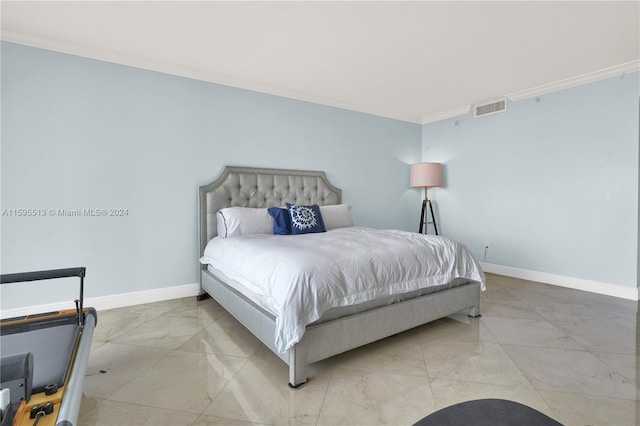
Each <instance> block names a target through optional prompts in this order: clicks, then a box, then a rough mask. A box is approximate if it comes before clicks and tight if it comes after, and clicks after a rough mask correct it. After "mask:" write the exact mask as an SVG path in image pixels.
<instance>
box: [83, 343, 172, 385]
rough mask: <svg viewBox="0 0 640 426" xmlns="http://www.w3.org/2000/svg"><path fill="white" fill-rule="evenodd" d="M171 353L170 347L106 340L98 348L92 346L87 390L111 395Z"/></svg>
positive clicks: (85, 382)
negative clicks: (150, 346)
mask: <svg viewBox="0 0 640 426" xmlns="http://www.w3.org/2000/svg"><path fill="white" fill-rule="evenodd" d="M170 352H171V350H169V349H162V348H149V347H144V346H136V345H122V344H118V343H105V344H104V345H101V346H100V347H98V348H96V349H93V348H92V350H91V355H90V357H89V363H88V365H87V375H86V377H85V380H84V393H85V395H89V396H93V397H98V398H108V397H109V396H110V395H111V394H112V393H114V392H115V391H117V390H118V389H120V388H121V387H123V386H124V385H126V384H127V383H129V382H130V381H131V380H133V379H134V378H136V377H137V376H139V375H140V374H141V373H142V372H143V371H145V370H147V369H148V368H150V367H151V366H153V365H154V364H155V363H156V362H158V361H159V360H160V359H162V358H164V357H165V356H167V355H168V354H169V353H170ZM102 371H104V373H102Z"/></svg>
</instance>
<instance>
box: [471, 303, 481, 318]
mask: <svg viewBox="0 0 640 426" xmlns="http://www.w3.org/2000/svg"><path fill="white" fill-rule="evenodd" d="M469 316H470V317H471V318H478V317H481V316H482V315H480V303H478V304H477V305H473V306H472V307H471V308H469Z"/></svg>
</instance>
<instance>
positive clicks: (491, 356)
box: [422, 340, 531, 388]
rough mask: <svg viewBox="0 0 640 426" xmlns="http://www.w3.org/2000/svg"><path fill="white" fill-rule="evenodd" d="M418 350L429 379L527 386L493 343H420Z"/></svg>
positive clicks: (528, 385)
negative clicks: (425, 365) (422, 357)
mask: <svg viewBox="0 0 640 426" xmlns="http://www.w3.org/2000/svg"><path fill="white" fill-rule="evenodd" d="M422 351H423V353H424V358H425V363H426V364H427V371H428V372H429V377H430V378H431V379H432V380H437V379H447V380H450V381H453V382H458V381H461V382H477V383H487V384H495V385H502V386H515V387H524V388H530V387H531V384H530V383H529V381H528V380H527V379H526V378H525V376H524V375H523V374H522V372H521V371H520V369H519V368H518V367H517V366H516V365H515V364H514V363H513V361H511V359H510V358H509V356H508V355H507V354H506V353H505V351H504V350H503V349H502V347H501V346H500V345H498V344H497V343H490V342H463V341H454V340H442V341H437V342H427V343H423V344H422Z"/></svg>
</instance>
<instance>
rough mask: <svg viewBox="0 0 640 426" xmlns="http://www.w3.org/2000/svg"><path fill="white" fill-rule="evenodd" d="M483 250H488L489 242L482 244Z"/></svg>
mask: <svg viewBox="0 0 640 426" xmlns="http://www.w3.org/2000/svg"><path fill="white" fill-rule="evenodd" d="M484 249H485V250H489V241H485V242H484Z"/></svg>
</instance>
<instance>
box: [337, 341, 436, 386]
mask: <svg viewBox="0 0 640 426" xmlns="http://www.w3.org/2000/svg"><path fill="white" fill-rule="evenodd" d="M331 362H332V364H333V365H334V366H335V367H339V368H341V369H345V368H347V369H351V370H360V371H372V372H376V373H397V374H404V375H412V376H423V375H426V374H427V370H426V367H425V365H424V357H423V356H422V349H421V348H420V343H419V342H418V341H417V340H416V339H415V338H413V336H412V335H411V334H407V333H401V334H399V335H396V336H392V337H388V338H386V339H383V340H380V341H378V342H374V343H371V344H368V345H365V346H363V347H360V348H357V349H354V350H351V351H348V352H345V353H343V354H340V355H337V356H335V357H333V358H331Z"/></svg>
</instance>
